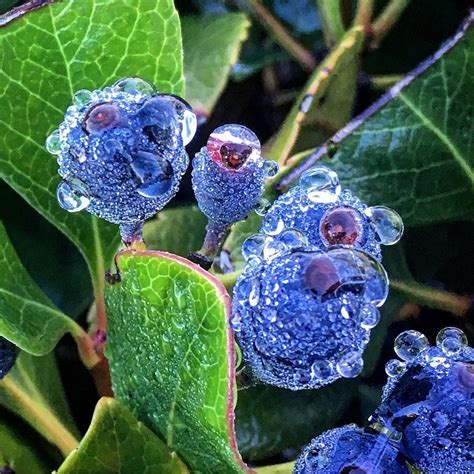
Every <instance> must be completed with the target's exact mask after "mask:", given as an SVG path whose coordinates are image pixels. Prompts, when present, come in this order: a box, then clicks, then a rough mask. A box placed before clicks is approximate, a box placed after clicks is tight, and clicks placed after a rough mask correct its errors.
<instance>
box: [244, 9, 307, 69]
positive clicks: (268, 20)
mask: <svg viewBox="0 0 474 474" xmlns="http://www.w3.org/2000/svg"><path fill="white" fill-rule="evenodd" d="M236 3H237V4H238V5H239V6H240V8H241V9H242V10H245V11H247V12H248V13H249V14H250V15H252V16H253V17H254V18H255V19H256V20H257V21H258V22H259V23H260V24H261V25H262V26H263V27H264V28H265V29H266V30H267V32H268V33H269V35H270V36H272V37H273V39H274V40H275V41H276V42H277V43H278V44H279V45H280V46H281V47H282V48H283V49H284V50H285V51H287V53H288V54H289V55H290V56H291V57H292V58H293V59H294V60H295V61H296V62H297V63H298V64H299V65H300V66H301V67H302V68H303V69H304V70H305V71H307V72H311V71H312V70H313V69H314V68H315V67H316V60H315V59H314V57H313V55H312V54H311V52H310V51H308V50H307V49H306V48H305V47H304V46H303V45H302V44H300V43H299V42H298V41H296V40H295V39H294V38H293V37H292V36H291V35H290V34H289V33H288V31H287V30H286V28H285V27H284V26H283V25H282V24H281V23H280V22H279V21H278V20H277V19H276V18H275V17H274V16H273V15H272V14H271V13H270V11H269V10H268V9H267V8H266V7H265V6H264V5H262V4H261V3H260V1H259V0H237V1H236Z"/></svg>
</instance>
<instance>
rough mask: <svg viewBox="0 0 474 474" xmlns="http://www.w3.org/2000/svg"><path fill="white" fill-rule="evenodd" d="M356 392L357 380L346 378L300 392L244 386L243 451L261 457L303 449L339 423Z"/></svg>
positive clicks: (239, 425)
mask: <svg viewBox="0 0 474 474" xmlns="http://www.w3.org/2000/svg"><path fill="white" fill-rule="evenodd" d="M355 394H356V390H355V383H353V382H352V381H349V382H348V381H346V380H344V381H337V382H336V383H334V384H331V385H329V386H327V387H323V388H321V389H318V390H302V391H298V392H292V391H291V390H285V389H281V388H277V387H270V386H257V387H251V388H248V389H245V390H240V391H239V398H238V403H237V408H236V413H235V420H236V430H237V440H238V445H239V449H240V452H241V453H242V455H243V456H244V458H245V459H249V460H251V461H258V460H262V459H268V458H270V457H271V456H274V455H276V454H278V453H281V451H283V450H284V449H288V448H295V449H300V448H301V446H303V445H305V444H307V443H308V442H309V441H310V440H311V439H312V438H314V437H315V436H317V435H318V434H320V433H322V432H323V431H324V430H327V429H329V428H332V427H333V426H335V425H336V424H337V422H338V421H339V420H340V419H341V417H342V415H343V414H344V412H345V411H346V410H347V408H348V406H349V404H350V403H351V401H352V399H353V398H354V397H355Z"/></svg>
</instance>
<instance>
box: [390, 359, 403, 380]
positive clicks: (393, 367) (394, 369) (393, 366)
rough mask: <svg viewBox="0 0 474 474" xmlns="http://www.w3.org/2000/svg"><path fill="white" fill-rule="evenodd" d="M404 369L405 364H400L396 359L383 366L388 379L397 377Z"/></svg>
mask: <svg viewBox="0 0 474 474" xmlns="http://www.w3.org/2000/svg"><path fill="white" fill-rule="evenodd" d="M405 369H406V364H405V362H402V361H401V360H398V359H391V360H389V361H388V362H387V363H386V364H385V373H386V374H387V375H388V376H389V377H397V376H398V375H401V374H403V372H405Z"/></svg>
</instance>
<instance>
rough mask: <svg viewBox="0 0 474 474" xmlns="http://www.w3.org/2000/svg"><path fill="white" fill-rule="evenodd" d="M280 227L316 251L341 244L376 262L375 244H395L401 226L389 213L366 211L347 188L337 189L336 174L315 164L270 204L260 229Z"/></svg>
mask: <svg viewBox="0 0 474 474" xmlns="http://www.w3.org/2000/svg"><path fill="white" fill-rule="evenodd" d="M283 229H297V230H299V231H300V232H302V233H303V234H304V235H305V236H306V237H307V239H308V241H309V243H310V244H311V245H313V246H315V247H317V248H319V249H320V250H326V249H327V248H331V247H332V246H335V245H344V246H350V247H354V248H358V249H362V250H365V251H366V252H368V253H370V254H371V255H373V256H374V257H375V258H376V259H378V260H381V253H380V244H384V245H390V244H394V243H396V242H398V240H399V239H400V237H401V235H402V233H403V223H402V220H401V218H400V216H399V215H398V214H397V213H396V212H395V211H393V210H392V209H389V208H387V207H384V206H374V207H367V206H366V205H365V204H363V203H362V202H361V201H360V200H359V199H358V198H357V197H356V196H354V195H353V194H352V192H351V191H349V190H348V189H345V190H341V186H340V184H339V179H338V177H337V175H336V173H334V172H333V171H331V170H330V169H328V168H326V167H324V166H316V167H314V168H311V169H310V170H308V171H307V172H306V173H305V174H303V176H302V177H301V179H300V183H299V185H298V186H295V187H294V188H292V189H290V190H289V191H288V192H287V193H285V194H284V195H283V196H281V197H280V198H279V199H277V200H276V201H275V203H274V204H273V206H272V207H271V208H270V210H269V211H268V213H267V215H266V217H265V219H264V221H263V225H262V229H261V230H262V231H263V232H265V233H267V234H270V235H274V234H277V233H279V232H281V230H283Z"/></svg>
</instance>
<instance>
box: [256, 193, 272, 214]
mask: <svg viewBox="0 0 474 474" xmlns="http://www.w3.org/2000/svg"><path fill="white" fill-rule="evenodd" d="M269 208H270V201H269V200H268V199H266V198H264V197H262V198H260V199H259V201H258V203H257V206H256V207H255V212H256V213H257V214H258V215H259V216H264V215H265V214H266V213H267V211H268V209H269Z"/></svg>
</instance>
